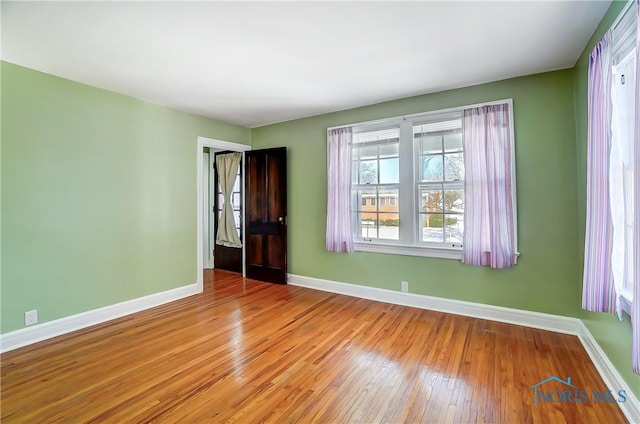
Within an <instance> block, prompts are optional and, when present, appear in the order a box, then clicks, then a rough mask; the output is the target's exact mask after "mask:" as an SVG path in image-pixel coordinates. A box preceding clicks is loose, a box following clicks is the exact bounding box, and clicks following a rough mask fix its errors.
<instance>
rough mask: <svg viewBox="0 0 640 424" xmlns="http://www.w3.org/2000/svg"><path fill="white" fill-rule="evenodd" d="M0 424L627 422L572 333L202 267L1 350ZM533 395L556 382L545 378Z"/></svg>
mask: <svg viewBox="0 0 640 424" xmlns="http://www.w3.org/2000/svg"><path fill="white" fill-rule="evenodd" d="M0 360H1V371H2V374H1V375H2V377H1V380H0V384H1V420H2V423H49V422H62V423H84V422H95V423H102V422H111V423H138V422H162V423H165V422H166V423H174V422H180V423H183V422H188V423H209V422H211V423H217V422H229V423H231V422H235V423H255V422H277V423H281V422H299V423H307V422H319V423H351V422H368V423H382V422H390V423H416V422H428V423H431V422H433V423H453V422H455V423H472V422H495V423H498V422H502V423H528V422H568V423H617V422H625V419H624V416H623V415H622V413H621V411H620V409H619V408H618V407H617V405H616V404H607V403H597V402H592V401H589V402H586V403H578V404H570V403H547V402H542V403H540V404H538V405H534V399H533V390H532V389H530V387H531V386H532V385H534V384H536V383H537V382H539V381H541V380H544V379H546V378H547V377H550V376H552V375H556V376H558V377H560V378H562V379H565V378H566V377H571V378H572V383H573V384H574V385H575V386H576V387H577V388H578V389H582V390H587V391H588V393H591V391H592V390H598V391H601V390H604V389H605V388H606V387H605V384H604V383H603V381H602V379H601V378H600V377H599V375H598V373H597V372H596V370H595V368H594V366H593V364H592V363H591V362H590V360H589V358H588V356H587V354H586V352H585V351H584V349H583V347H582V345H581V344H580V342H579V341H578V339H577V338H576V337H574V336H568V335H562V334H556V333H552V332H547V331H540V330H534V329H530V328H524V327H519V326H514V325H509V324H502V323H496V322H491V321H484V320H480V319H473V318H466V317H461V316H456V315H448V314H443V313H439V312H431V311H424V310H420V309H414V308H408V307H403V306H397V305H390V304H385V303H378V302H373V301H368V300H363V299H357V298H352V297H347V296H342V295H336V294H331V293H325V292H320V291H314V290H309V289H304V288H299V287H292V286H280V285H273V284H268V283H261V282H258V281H253V280H245V279H242V278H241V277H239V276H238V275H235V274H231V273H226V272H215V274H214V273H213V272H206V273H205V292H204V293H203V294H201V295H196V296H192V297H189V298H186V299H183V300H180V301H177V302H173V303H170V304H167V305H163V306H160V307H157V308H154V309H150V310H147V311H144V312H140V313H137V314H134V315H130V316H127V317H123V318H120V319H117V320H114V321H110V322H108V323H104V324H100V325H97V326H94V327H91V328H88V329H85V330H81V331H78V332H75V333H73V334H68V335H64V336H61V337H57V338H55V339H51V340H48V341H45V342H42V343H38V344H35V345H32V346H28V347H25V348H22V349H18V350H15V351H11V352H8V353H6V354H3V355H1V356H0ZM545 390H563V387H562V385H559V383H556V382H553V383H548V384H547V385H545Z"/></svg>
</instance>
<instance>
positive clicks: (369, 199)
mask: <svg viewBox="0 0 640 424" xmlns="http://www.w3.org/2000/svg"><path fill="white" fill-rule="evenodd" d="M358 196H359V197H360V199H362V201H361V205H362V207H361V210H362V211H363V212H375V211H376V210H377V208H376V206H375V198H376V189H375V188H365V189H361V190H358ZM372 218H373V216H372Z"/></svg>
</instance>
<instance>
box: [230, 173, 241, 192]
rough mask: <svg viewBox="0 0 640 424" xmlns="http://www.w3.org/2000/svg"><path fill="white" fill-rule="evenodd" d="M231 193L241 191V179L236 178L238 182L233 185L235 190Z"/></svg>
mask: <svg viewBox="0 0 640 424" xmlns="http://www.w3.org/2000/svg"><path fill="white" fill-rule="evenodd" d="M231 191H240V178H238V177H237V176H236V181H235V183H234V184H233V190H231Z"/></svg>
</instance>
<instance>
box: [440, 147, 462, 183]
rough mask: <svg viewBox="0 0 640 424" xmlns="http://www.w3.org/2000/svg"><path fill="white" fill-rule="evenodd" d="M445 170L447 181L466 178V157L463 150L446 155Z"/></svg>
mask: <svg viewBox="0 0 640 424" xmlns="http://www.w3.org/2000/svg"><path fill="white" fill-rule="evenodd" d="M444 172H445V179H446V180H447V181H461V180H463V179H464V158H463V156H462V152H460V153H448V154H446V155H444Z"/></svg>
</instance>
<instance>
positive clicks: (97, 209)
mask: <svg viewBox="0 0 640 424" xmlns="http://www.w3.org/2000/svg"><path fill="white" fill-rule="evenodd" d="M1 75H2V80H1V82H2V99H1V101H2V123H1V125H2V126H1V131H2V156H1V160H2V164H1V178H2V200H1V202H2V203H1V205H2V212H1V213H2V234H1V237H2V241H1V249H2V252H3V256H2V271H1V274H2V277H1V278H2V304H1V306H2V313H1V319H2V325H1V331H2V333H6V332H9V331H12V330H16V329H19V328H22V327H23V326H24V312H25V311H27V310H31V309H37V310H38V314H39V322H46V321H51V320H54V319H57V318H62V317H65V316H69V315H73V314H77V313H80V312H83V311H88V310H91V309H95V308H99V307H102V306H106V305H111V304H114V303H118V302H122V301H125V300H128V299H133V298H137V297H140V296H145V295H148V294H152V293H157V292H161V291H164V290H168V289H172V288H176V287H180V286H184V285H188V284H193V283H195V281H196V270H195V269H196V151H197V148H196V147H197V143H196V139H197V136H207V137H212V138H219V139H224V140H229V141H234V142H239V143H244V144H249V143H250V142H251V131H250V130H249V129H248V128H244V127H239V126H235V125H231V124H227V123H224V122H220V121H215V120H211V119H207V118H203V117H198V116H194V115H190V114H187V113H183V112H179V111H176V110H172V109H169V108H166V107H162V106H158V105H155V104H151V103H147V102H143V101H140V100H136V99H133V98H131V97H127V96H123V95H120V94H116V93H113V92H109V91H105V90H101V89H97V88H93V87H89V86H86V85H83V84H79V83H76V82H72V81H69V80H65V79H61V78H57V77H54V76H51V75H47V74H43V73H40V72H36V71H33V70H29V69H26V68H23V67H20V66H16V65H13V64H10V63H6V62H2V64H1Z"/></svg>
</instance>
